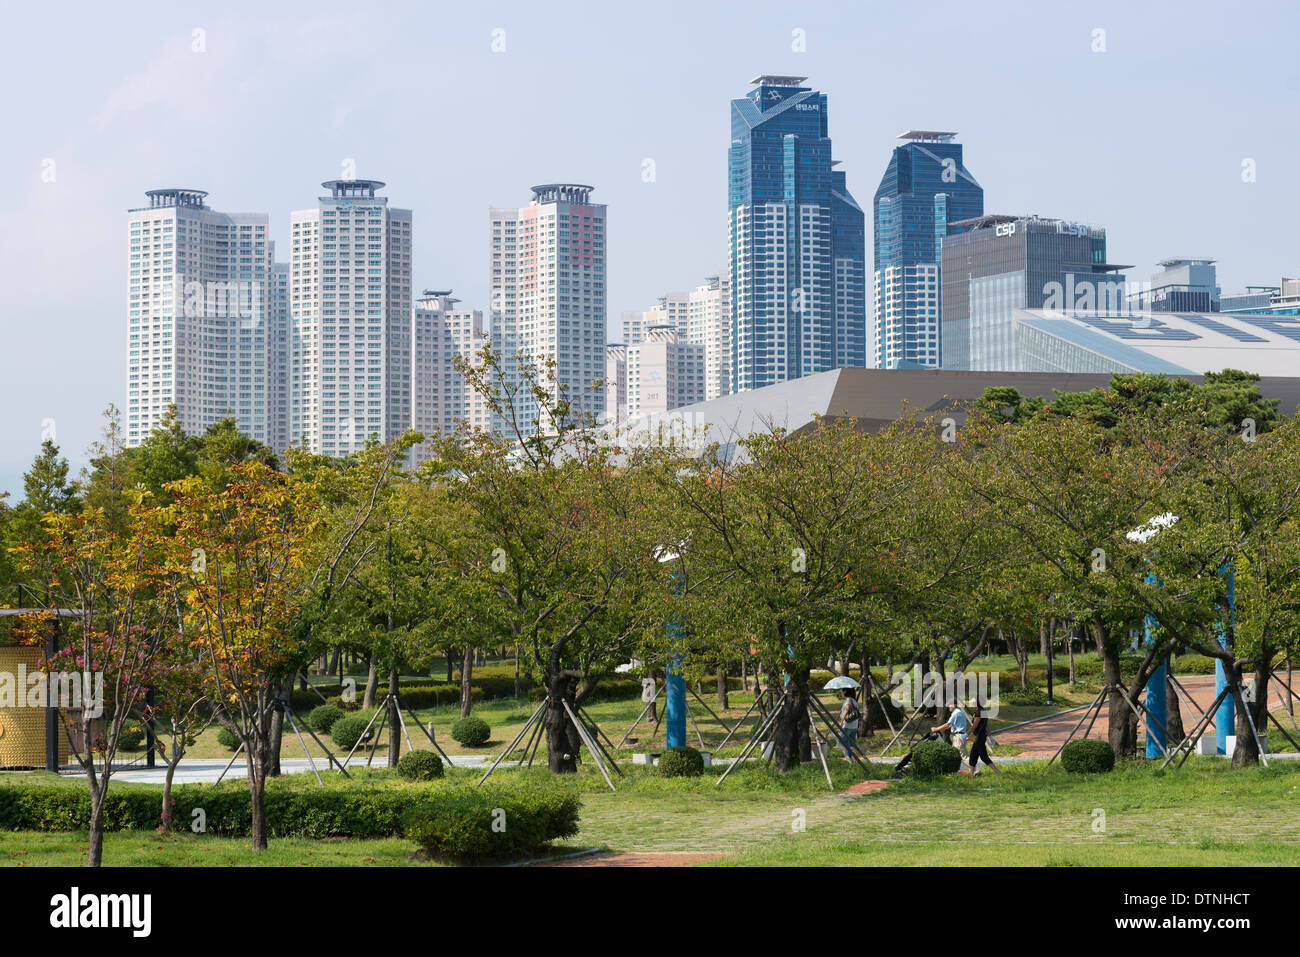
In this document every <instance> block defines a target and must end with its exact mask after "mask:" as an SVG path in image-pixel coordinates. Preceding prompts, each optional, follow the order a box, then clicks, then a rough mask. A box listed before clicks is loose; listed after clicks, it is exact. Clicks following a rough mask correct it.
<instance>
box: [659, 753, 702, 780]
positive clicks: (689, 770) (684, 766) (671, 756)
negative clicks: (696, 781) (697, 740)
mask: <svg viewBox="0 0 1300 957" xmlns="http://www.w3.org/2000/svg"><path fill="white" fill-rule="evenodd" d="M703 773H704V755H702V754H700V752H698V751H696V750H695V749H694V748H691V747H687V746H686V745H680V746H678V747H675V748H669V749H668V750H667V751H665V752H664V753H663V754H662V755H660V756H659V776H660V777H661V778H694V777H699V776H700V775H701V774H703Z"/></svg>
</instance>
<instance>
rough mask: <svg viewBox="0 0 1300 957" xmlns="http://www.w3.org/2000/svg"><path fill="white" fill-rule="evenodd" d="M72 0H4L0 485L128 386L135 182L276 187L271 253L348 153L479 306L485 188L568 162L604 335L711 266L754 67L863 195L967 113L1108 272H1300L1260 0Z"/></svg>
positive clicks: (975, 159)
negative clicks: (1104, 244) (78, 1)
mask: <svg viewBox="0 0 1300 957" xmlns="http://www.w3.org/2000/svg"><path fill="white" fill-rule="evenodd" d="M84 7H85V9H82V8H79V7H78V6H77V5H67V4H56V3H42V4H23V5H21V6H16V5H15V7H14V8H12V9H9V10H7V12H6V23H5V30H4V31H3V32H0V77H2V78H3V81H4V89H5V91H6V93H7V96H6V98H5V99H6V111H7V116H6V118H5V129H6V137H5V139H6V142H8V143H9V146H8V147H7V148H5V149H3V150H0V173H3V175H4V181H5V182H8V183H9V184H10V186H9V188H8V189H7V190H6V191H5V192H4V194H3V196H2V197H0V244H3V256H2V257H0V263H3V267H2V268H3V270H4V274H3V285H2V286H0V323H3V326H2V327H0V349H2V350H3V352H2V353H0V355H2V356H3V359H4V365H3V373H0V401H2V402H3V409H4V414H3V417H2V418H0V490H3V489H6V488H8V489H11V490H14V491H16V492H19V494H20V491H21V481H20V475H21V473H22V471H23V470H24V469H25V468H26V467H27V465H28V464H29V463H30V461H31V459H32V457H33V455H34V454H35V452H36V449H37V447H38V445H39V443H40V438H41V428H42V425H41V423H42V421H43V420H45V419H53V420H54V422H55V427H56V430H57V440H58V442H59V444H60V445H61V446H62V447H63V451H64V453H65V454H66V455H67V456H68V457H69V458H70V459H71V460H72V461H73V463H74V464H75V465H77V466H78V467H79V466H80V465H81V464H82V463H83V462H84V458H85V456H84V450H85V448H86V446H87V445H88V444H89V443H90V442H91V441H92V440H93V439H94V438H95V436H96V435H97V433H98V431H99V428H100V425H101V419H100V412H101V411H102V410H103V409H104V407H105V406H106V405H107V404H108V403H109V402H113V403H116V404H117V405H118V406H119V407H124V406H125V376H126V373H125V366H126V347H125V337H126V331H125V326H126V302H125V296H126V270H125V268H124V267H125V263H126V210H127V209H128V208H131V207H134V206H140V205H143V204H144V191H145V190H147V189H153V188H158V187H168V186H189V187H196V188H199V189H206V190H208V191H209V194H210V195H209V200H208V201H209V203H210V204H211V205H212V206H213V207H214V208H216V209H219V210H223V211H227V212H267V213H269V214H270V216H271V226H272V235H273V238H275V239H276V240H277V246H278V247H279V252H280V256H279V258H281V259H283V258H284V254H285V253H286V252H287V243H288V236H287V225H288V214H289V212H290V211H291V210H294V209H302V208H307V207H310V206H312V205H314V204H315V202H316V197H317V196H319V195H320V194H321V192H322V190H321V189H320V186H319V183H320V182H321V181H322V180H326V179H332V178H336V177H339V176H340V175H341V174H342V172H343V169H344V164H345V162H347V161H348V160H351V161H353V162H354V163H355V169H356V173H357V175H358V176H360V177H362V178H372V179H380V180H384V181H385V182H387V183H388V187H387V189H386V190H385V191H384V193H385V195H387V196H388V197H389V199H390V202H391V203H392V204H393V205H395V206H398V207H406V208H410V209H413V210H414V211H415V224H414V246H415V249H414V253H415V286H416V288H417V289H419V288H422V287H440V288H447V287H450V288H452V289H454V290H455V293H456V295H457V296H458V297H460V298H461V299H462V300H463V302H464V304H465V305H466V306H469V307H473V308H483V307H484V306H485V305H486V294H487V285H488V283H487V278H488V258H487V215H488V213H487V211H488V208H489V207H490V206H492V205H500V206H504V205H517V204H522V203H525V202H526V201H527V200H528V199H529V198H530V193H529V187H530V186H531V185H533V184H536V183H544V182H551V181H568V182H580V183H590V184H592V185H594V186H595V187H596V192H595V194H594V196H593V199H595V200H598V201H600V202H603V203H607V204H608V205H609V227H608V230H609V250H608V270H609V283H608V304H609V321H610V328H611V330H612V331H613V332H614V335H615V336H617V335H618V315H619V312H620V311H622V310H625V309H638V308H646V307H648V306H649V305H651V304H653V302H654V298H655V297H656V296H657V295H659V294H661V293H663V292H666V291H669V290H675V289H684V288H690V287H691V286H693V285H695V284H697V283H698V282H699V281H700V280H701V279H702V278H703V277H704V276H706V275H708V274H710V273H714V272H718V271H720V270H723V269H724V268H725V265H726V151H727V145H728V141H729V139H730V135H729V127H728V122H729V120H728V101H729V100H730V99H731V98H733V97H737V96H741V95H744V94H745V93H746V92H747V91H748V90H749V88H750V87H749V85H748V81H749V80H750V78H751V77H753V76H754V75H756V74H758V73H792V74H798V75H801V76H808V77H809V78H810V81H809V82H810V84H811V85H814V86H816V87H817V88H818V89H821V90H823V91H825V92H827V93H828V94H829V98H830V103H829V111H830V132H831V136H832V137H833V139H834V142H835V154H836V156H837V157H838V158H839V159H841V160H843V164H844V165H843V166H842V167H841V168H843V169H844V170H846V171H847V174H848V183H849V188H850V190H851V191H852V192H853V193H854V194H855V196H856V197H857V199H858V200H859V202H860V203H862V205H863V206H864V207H865V208H867V209H869V208H870V204H871V197H872V194H873V193H874V191H875V187H876V185H877V182H878V181H879V178H880V175H881V174H882V173H883V171H884V168H885V165H886V163H887V162H888V159H889V152H890V150H891V149H892V148H893V146H894V145H895V142H896V141H895V136H896V135H897V134H898V133H899V132H901V131H903V130H905V129H909V128H927V129H948V130H958V131H960V134H961V135H960V141H961V142H962V143H963V144H965V150H966V165H967V167H968V168H969V169H970V170H971V172H972V173H973V174H974V176H975V177H976V178H977V179H978V180H979V182H980V183H981V185H983V187H984V193H985V207H986V209H987V210H988V211H989V212H1002V213H1038V214H1041V215H1044V216H1060V217H1064V218H1066V219H1071V220H1079V221H1086V222H1088V223H1092V224H1096V225H1102V226H1105V227H1106V229H1107V237H1108V240H1109V258H1110V260H1111V261H1112V262H1117V263H1134V264H1136V265H1137V268H1136V269H1135V270H1133V271H1132V272H1130V274H1129V276H1130V278H1133V279H1146V278H1148V277H1149V274H1150V273H1151V271H1152V270H1153V268H1154V264H1155V262H1156V261H1157V260H1159V259H1163V258H1168V257H1171V256H1177V255H1194V256H1210V257H1213V258H1216V259H1218V261H1219V282H1220V285H1221V286H1222V287H1223V290H1224V292H1225V293H1230V292H1236V291H1240V290H1241V289H1242V287H1244V286H1245V285H1246V284H1247V283H1251V284H1261V283H1267V284H1274V283H1276V282H1277V281H1278V279H1279V278H1280V277H1281V276H1282V275H1295V274H1296V273H1297V272H1298V271H1300V266H1298V265H1297V262H1296V259H1297V257H1296V255H1295V253H1296V243H1297V238H1296V237H1297V229H1296V212H1297V197H1298V195H1300V189H1298V187H1297V176H1296V172H1295V171H1296V166H1297V160H1298V159H1300V124H1297V122H1296V113H1295V107H1296V103H1297V100H1298V99H1300V63H1297V61H1296V58H1295V55H1294V40H1295V36H1296V27H1297V21H1298V20H1300V17H1297V14H1296V12H1295V10H1293V9H1288V7H1287V5H1286V4H1282V3H1278V4H1273V3H1251V4H1248V5H1233V4H1224V3H1191V2H1182V3H1169V4H1154V3H1150V4H1148V3H1142V4H1135V3H1133V2H1131V0H1130V2H1127V3H1087V4H1071V5H1068V6H1067V5H1065V4H1055V3H1051V4H1048V3H1042V2H1041V0H1039V2H1031V3H971V2H963V3H940V4H925V3H911V4H906V5H904V4H898V3H888V4H877V3H862V2H854V3H842V4H830V3H814V2H798V3H793V2H788V3H764V2H761V0H747V2H744V3H711V2H708V0H704V2H701V0H696V2H689V3H674V2H649V3H635V4H632V3H614V2H608V0H607V2H604V3H592V4H585V3H574V2H552V3H544V2H537V0H532V2H528V3H482V2H476V3H464V2H457V3H441V2H432V3H382V2H373V3H359V2H355V0H352V2H347V3H332V2H329V0H313V2H310V3H292V2H289V3H266V2H262V3H249V4H243V3H235V2H224V3H219V4H207V3H184V2H175V0H172V2H166V3H128V4H94V5H92V4H89V3H87V4H85V5H84ZM1234 8H1235V9H1234ZM1098 30H1102V31H1104V37H1102V36H1101V35H1100V34H1098V33H1097V31H1098ZM196 31H200V32H196ZM796 31H798V32H796ZM494 45H495V46H496V47H497V48H498V50H500V52H494V49H493V48H494ZM800 45H802V47H803V52H799V51H798V50H797V49H796V47H799V46H800ZM1098 45H1104V52H1094V47H1096V46H1098ZM502 46H504V49H501V47H502ZM196 48H198V49H196ZM1247 159H1249V160H1253V161H1254V169H1255V181H1254V182H1243V176H1242V164H1243V161H1244V160H1247ZM646 160H652V161H653V171H654V177H653V181H651V182H646V181H645V179H644V178H643V170H645V169H646V168H647V167H646V163H645V161H646ZM868 228H870V217H869V216H868ZM868 248H870V244H869V243H868ZM1298 372H1300V370H1298Z"/></svg>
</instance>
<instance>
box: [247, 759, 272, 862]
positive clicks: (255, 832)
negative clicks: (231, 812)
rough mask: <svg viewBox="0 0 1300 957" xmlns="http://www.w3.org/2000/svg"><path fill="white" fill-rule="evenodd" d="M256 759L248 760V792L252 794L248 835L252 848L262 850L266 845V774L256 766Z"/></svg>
mask: <svg viewBox="0 0 1300 957" xmlns="http://www.w3.org/2000/svg"><path fill="white" fill-rule="evenodd" d="M257 763H258V762H256V761H249V762H248V768H249V770H248V774H249V778H250V780H249V793H250V794H251V796H252V804H253V820H252V831H251V833H250V835H249V836H250V837H251V838H252V841H253V850H255V851H264V850H266V847H267V841H266V775H265V774H263V773H262V771H261V769H260V768H257Z"/></svg>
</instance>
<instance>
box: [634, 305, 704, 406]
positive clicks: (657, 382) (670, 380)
mask: <svg viewBox="0 0 1300 957" xmlns="http://www.w3.org/2000/svg"><path fill="white" fill-rule="evenodd" d="M680 348H682V344H681V343H679V342H678V339H677V327H676V326H675V325H668V324H663V325H652V326H650V327H649V328H647V329H646V334H645V338H644V339H642V340H641V341H640V342H638V343H637V344H636V345H630V346H628V347H627V417H628V419H629V420H630V421H635V420H636V419H638V418H640V417H641V416H644V415H654V414H656V413H659V412H667V411H668V410H669V409H675V408H677V407H678V406H680V405H688V404H690V401H701V399H691V400H689V401H682V398H683V397H682V393H681V391H680V390H679V386H680V382H679V380H678V371H679V368H680V367H681V365H682V362H681V358H680V356H679V355H678V350H679V349H680ZM701 365H702V364H701Z"/></svg>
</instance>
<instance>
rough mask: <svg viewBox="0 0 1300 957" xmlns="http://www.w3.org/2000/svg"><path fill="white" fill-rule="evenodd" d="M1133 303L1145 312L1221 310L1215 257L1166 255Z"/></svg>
mask: <svg viewBox="0 0 1300 957" xmlns="http://www.w3.org/2000/svg"><path fill="white" fill-rule="evenodd" d="M1160 266H1161V270H1160V272H1158V273H1156V274H1155V275H1153V276H1152V277H1151V288H1150V289H1143V290H1139V291H1138V292H1137V293H1136V294H1134V295H1133V296H1132V297H1131V299H1132V301H1131V302H1130V305H1131V306H1132V307H1133V308H1135V309H1141V310H1142V311H1144V312H1218V311H1219V285H1218V280H1217V279H1216V277H1215V271H1214V260H1213V259H1187V258H1180V259H1164V260H1161V262H1160Z"/></svg>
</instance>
